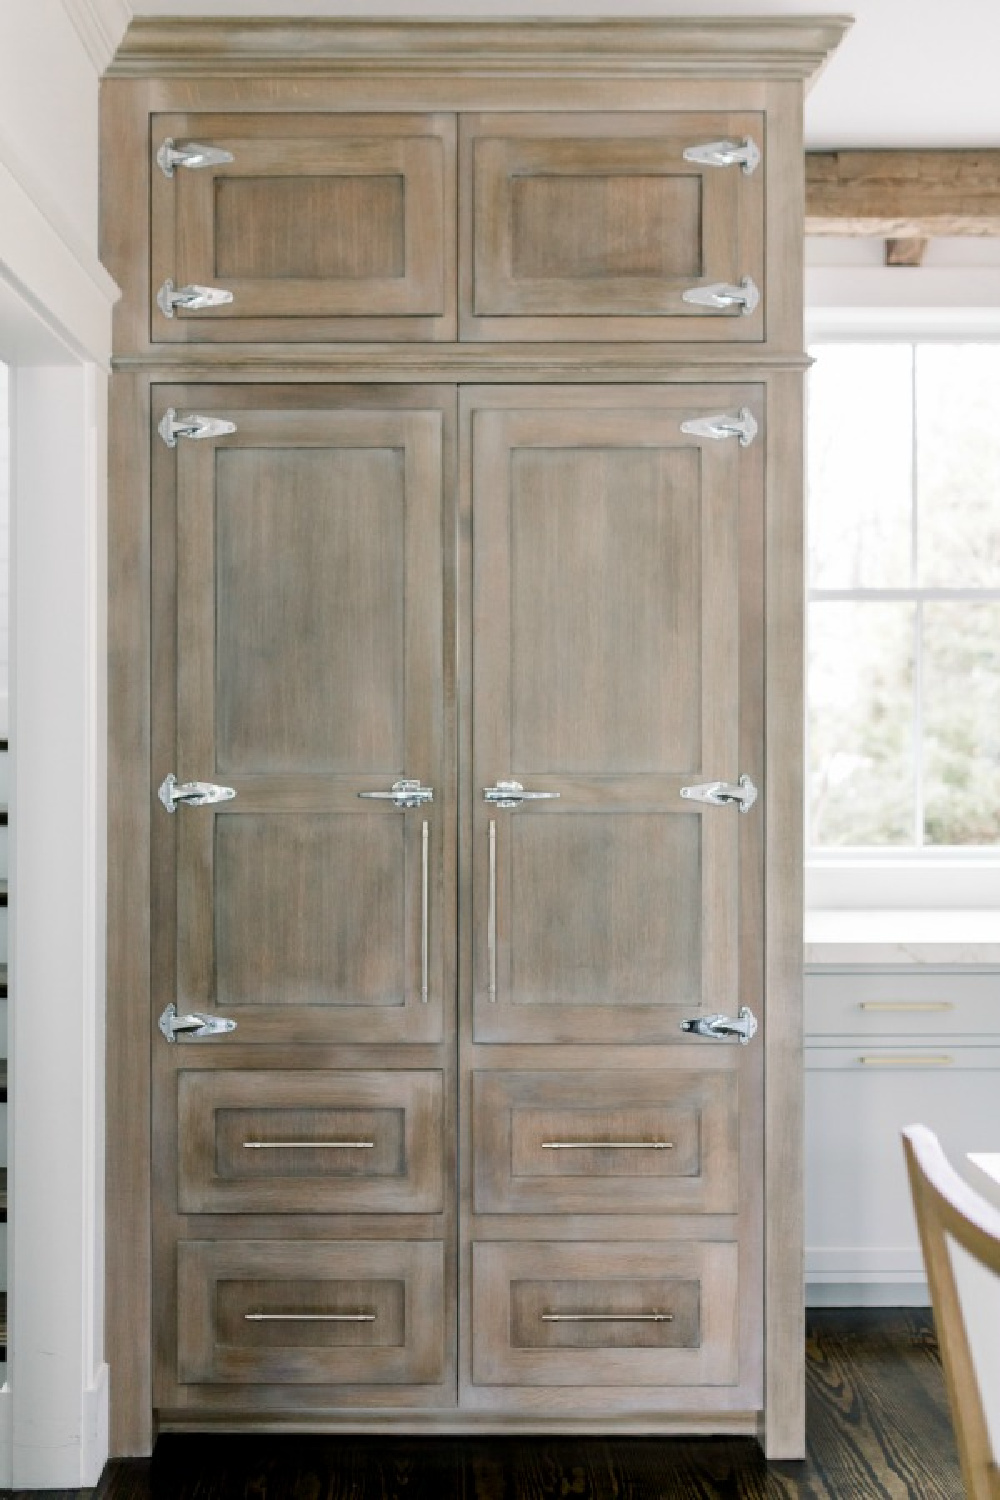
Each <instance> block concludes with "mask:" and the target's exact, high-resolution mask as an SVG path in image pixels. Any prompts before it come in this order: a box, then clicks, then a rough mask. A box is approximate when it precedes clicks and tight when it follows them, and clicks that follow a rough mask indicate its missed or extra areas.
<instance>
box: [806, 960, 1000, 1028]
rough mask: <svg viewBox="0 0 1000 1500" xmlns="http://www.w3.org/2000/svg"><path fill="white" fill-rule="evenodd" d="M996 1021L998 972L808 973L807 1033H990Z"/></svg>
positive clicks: (999, 1010)
mask: <svg viewBox="0 0 1000 1500" xmlns="http://www.w3.org/2000/svg"><path fill="white" fill-rule="evenodd" d="M998 1025H1000V974H920V973H916V974H914V973H912V972H907V973H891V972H886V973H869V974H846V973H845V974H808V975H807V976H806V982H805V1030H806V1035H807V1036H809V1037H821V1036H857V1037H865V1036H886V1037H899V1038H910V1037H912V1038H921V1037H959V1036H972V1035H979V1036H984V1035H991V1034H993V1033H995V1032H996V1030H997V1027H998Z"/></svg>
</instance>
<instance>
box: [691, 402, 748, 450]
mask: <svg viewBox="0 0 1000 1500" xmlns="http://www.w3.org/2000/svg"><path fill="white" fill-rule="evenodd" d="M681 432H686V433H688V434H689V435H690V436H691V437H706V438H728V437H738V438H739V440H740V447H741V448H749V446H750V444H751V443H752V442H753V440H754V438H755V437H756V436H757V423H756V421H755V420H754V415H753V412H752V411H751V410H750V409H749V407H747V406H741V407H740V409H739V411H738V412H737V414H736V416H735V417H731V416H729V414H728V413H727V412H723V413H721V414H720V415H719V416H717V417H691V418H690V420H689V421H687V422H682V423H681Z"/></svg>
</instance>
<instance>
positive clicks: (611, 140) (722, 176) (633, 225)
mask: <svg viewBox="0 0 1000 1500" xmlns="http://www.w3.org/2000/svg"><path fill="white" fill-rule="evenodd" d="M461 129H462V183H463V192H464V195H465V196H464V199H463V204H464V206H463V216H464V217H463V252H464V254H465V255H466V257H467V259H468V266H467V269H466V272H465V276H464V279H463V288H464V296H465V301H464V302H463V308H462V325H461V326H462V332H463V335H464V336H465V337H467V338H488V339H498V340H503V339H527V340H530V339H555V340H558V339H580V338H584V339H593V338H602V337H603V338H627V339H629V340H630V341H631V340H635V339H660V340H669V339H698V340H704V339H708V340H713V339H719V338H724V339H732V340H734V341H740V342H742V341H746V340H756V341H760V340H762V339H763V337H764V324H765V319H764V311H763V308H762V307H758V309H757V310H756V311H755V312H753V313H751V314H749V315H744V314H743V313H742V312H741V311H740V309H739V308H716V309H710V310H707V311H706V309H705V308H704V307H698V306H695V305H692V304H690V303H688V302H685V301H684V296H683V294H684V292H686V291H689V290H692V289H695V288H698V287H700V286H705V285H709V284H712V283H716V282H727V283H730V284H735V283H739V282H740V281H742V279H743V278H744V277H746V276H751V277H752V278H753V279H754V281H755V282H756V284H757V286H758V287H762V286H763V266H764V231H763V179H764V173H763V170H762V169H761V168H760V167H758V168H757V170H756V171H755V172H753V173H750V174H746V173H744V172H743V171H742V170H741V168H740V167H739V166H738V165H737V166H728V167H717V166H704V165H702V164H699V163H695V162H691V161H686V160H685V159H684V151H685V149H686V148H688V147H692V146H697V145H703V144H705V143H706V142H711V141H717V140H719V139H729V140H735V141H742V140H743V139H745V138H747V137H750V138H752V139H754V140H755V142H756V144H757V145H758V147H760V146H762V145H763V136H764V119H763V116H762V115H760V114H736V113H732V114H711V115H709V114H698V113H694V112H691V113H688V112H681V111H678V112H676V113H663V112H650V113H648V114H634V113H629V112H628V111H615V112H614V113H611V112H609V113H607V114H603V115H602V114H575V113H573V112H571V111H566V112H561V113H558V114H545V113H539V114H534V115H517V114H511V115H465V116H463V117H462V122H461ZM470 184H471V190H470V187H469V186H468V185H470Z"/></svg>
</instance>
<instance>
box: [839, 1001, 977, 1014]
mask: <svg viewBox="0 0 1000 1500" xmlns="http://www.w3.org/2000/svg"><path fill="white" fill-rule="evenodd" d="M954 1009H955V1002H954V1000H859V1001H858V1010H891V1011H912V1012H914V1013H917V1012H919V1013H920V1014H921V1015H926V1014H928V1013H929V1012H930V1011H943V1010H954Z"/></svg>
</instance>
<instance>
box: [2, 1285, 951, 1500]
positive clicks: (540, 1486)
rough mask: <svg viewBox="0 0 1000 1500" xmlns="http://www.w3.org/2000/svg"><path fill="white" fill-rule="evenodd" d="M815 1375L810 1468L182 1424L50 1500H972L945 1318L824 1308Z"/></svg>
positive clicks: (700, 1456) (814, 1331) (640, 1451)
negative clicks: (138, 1455)
mask: <svg viewBox="0 0 1000 1500" xmlns="http://www.w3.org/2000/svg"><path fill="white" fill-rule="evenodd" d="M807 1380H808V1448H809V1453H808V1458H807V1459H806V1461H805V1462H804V1463H797V1464H769V1463H767V1462H766V1461H765V1460H764V1458H763V1457H762V1455H761V1452H760V1450H759V1448H758V1447H757V1445H756V1444H755V1443H754V1442H752V1441H750V1440H745V1439H721V1438H719V1439H709V1440H705V1441H697V1442H695V1441H688V1440H686V1439H660V1438H622V1439H608V1438H596V1437H595V1438H589V1439H585V1440H581V1439H578V1438H481V1439H480V1438H450V1439H445V1438H399V1439H389V1438H319V1437H286V1438H246V1437H179V1436H170V1435H167V1436H165V1437H163V1438H161V1439H160V1442H159V1443H158V1444H157V1448H156V1452H155V1454H154V1456H153V1458H152V1460H151V1461H149V1462H143V1463H139V1462H128V1463H116V1464H113V1465H111V1466H110V1468H109V1469H108V1471H107V1473H106V1474H105V1476H104V1479H103V1481H102V1483H101V1485H100V1487H99V1488H98V1489H97V1490H96V1491H93V1492H88V1491H76V1490H73V1491H60V1492H57V1493H54V1492H52V1491H47V1492H45V1495H44V1497H43V1496H41V1495H39V1500H78V1497H82V1496H84V1495H85V1494H91V1495H92V1500H756V1497H761V1500H785V1497H796V1500H798V1497H801V1500H807V1497H808V1500H961V1495H962V1485H961V1480H960V1477H959V1470H958V1458H957V1455H956V1451H955V1443H954V1439H953V1437H952V1431H951V1425H950V1422H949V1419H948V1410H947V1404H946V1399H945V1391H944V1381H943V1377H942V1374H941V1365H940V1361H939V1359H938V1352H937V1345H936V1342H935V1339H934V1333H933V1326H932V1324H931V1320H930V1314H929V1313H926V1312H923V1311H920V1310H917V1309H912V1310H911V1309H901V1310H885V1309H877V1310H868V1311H857V1310H851V1311H845V1310H836V1311H834V1310H826V1311H822V1312H820V1311H816V1312H812V1313H810V1315H809V1339H808V1367H807ZM32 1493H34V1492H32ZM17 1494H18V1495H19V1496H22V1495H23V1496H24V1497H25V1500H27V1492H22V1491H18V1492H17Z"/></svg>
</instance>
